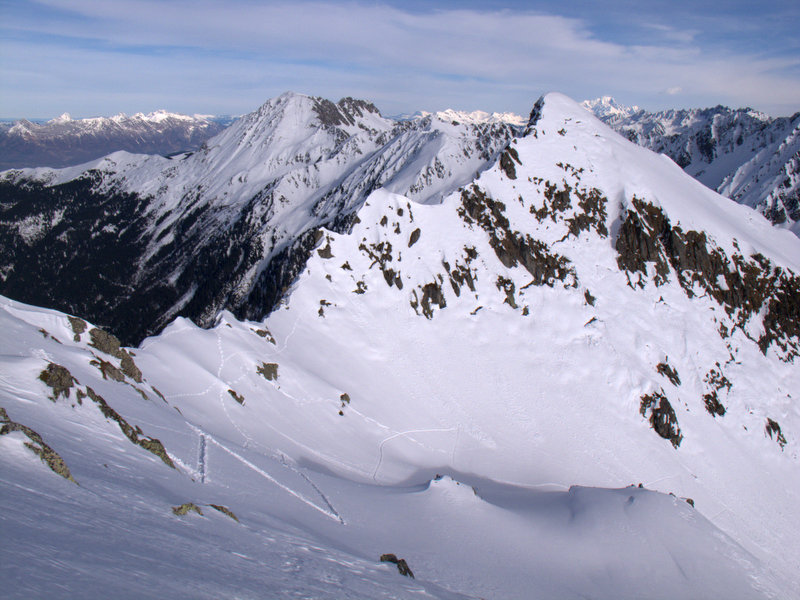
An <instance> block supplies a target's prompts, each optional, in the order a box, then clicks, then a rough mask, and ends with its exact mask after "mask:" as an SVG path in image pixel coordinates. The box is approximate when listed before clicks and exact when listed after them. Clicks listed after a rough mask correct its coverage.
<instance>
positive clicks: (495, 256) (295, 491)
mask: <svg viewBox="0 0 800 600" xmlns="http://www.w3.org/2000/svg"><path fill="white" fill-rule="evenodd" d="M798 257H800V240H798V239H797V238H796V237H795V236H793V235H791V234H790V233H789V232H785V231H783V232H782V231H776V230H775V229H774V228H773V227H771V225H770V224H769V222H767V221H766V220H765V219H763V218H762V217H761V216H760V215H758V214H757V213H754V212H753V211H751V210H749V209H747V208H745V207H742V206H739V205H736V204H733V203H731V202H729V201H728V200H726V199H724V198H722V197H720V196H718V195H717V194H715V193H714V192H711V191H709V190H708V189H707V188H705V187H704V186H702V185H700V184H699V183H697V182H696V181H694V180H693V179H691V178H690V177H688V176H687V175H686V174H684V173H683V172H682V171H681V170H680V169H679V168H678V167H677V166H676V165H675V164H674V163H672V162H671V161H669V160H667V159H665V158H663V157H659V156H658V155H655V154H653V153H651V152H649V151H647V150H645V149H642V148H638V147H636V146H634V145H633V144H631V143H629V142H627V141H626V140H624V139H623V138H621V137H619V136H618V135H617V134H615V133H614V132H612V131H611V130H610V129H608V128H607V127H605V126H604V125H603V124H601V123H600V122H599V121H597V120H596V119H595V118H594V117H592V116H591V115H589V114H588V113H587V112H585V111H584V110H582V109H581V108H580V107H579V106H578V105H576V104H575V103H573V102H572V101H571V100H569V99H567V98H565V97H563V96H560V95H554V94H551V95H548V96H546V97H545V98H544V99H543V100H541V101H540V102H539V103H537V105H536V107H535V108H534V111H533V113H532V116H531V122H530V123H529V126H528V128H527V131H526V135H525V136H524V137H522V138H520V139H518V140H517V141H516V142H514V143H512V144H511V145H510V146H509V147H508V149H507V150H506V151H504V152H503V154H502V155H501V156H500V158H499V160H498V161H497V163H496V164H495V166H493V167H492V168H490V169H488V170H487V171H485V172H484V173H483V174H482V175H481V176H480V177H479V178H478V179H477V180H476V181H475V182H474V183H473V184H470V185H468V186H466V187H465V188H463V189H462V190H460V191H458V192H456V193H453V194H451V195H449V196H447V197H446V198H445V199H444V200H443V202H442V203H440V204H420V203H417V202H414V201H413V200H410V199H409V198H407V197H404V196H400V195H396V194H393V193H391V192H390V191H386V190H377V191H375V192H373V193H372V194H371V195H370V196H369V198H368V199H367V201H366V202H365V204H364V205H363V206H362V207H360V208H359V209H358V212H357V218H356V219H354V222H353V226H352V229H351V230H350V231H349V232H347V233H335V232H333V231H323V233H322V235H321V236H319V237H318V238H317V239H316V246H315V248H314V250H313V252H312V253H311V257H310V259H309V260H308V262H307V263H306V264H305V266H304V267H303V269H302V272H301V273H300V275H299V277H298V278H297V279H296V281H295V282H294V284H293V286H292V288H291V290H289V293H288V295H287V296H286V298H285V300H284V303H283V304H282V305H281V306H280V308H279V309H278V310H276V311H275V312H273V313H272V314H271V315H270V316H269V317H268V318H267V319H266V320H265V321H264V322H243V321H239V320H237V319H236V318H234V317H233V315H232V314H230V313H228V312H223V313H221V314H220V315H219V317H218V320H217V323H216V325H215V326H214V327H213V328H210V329H200V328H198V327H196V326H195V325H194V324H192V323H191V322H190V321H188V320H186V319H177V320H176V321H175V322H173V323H172V324H171V325H170V326H169V327H167V328H166V329H165V330H164V331H163V332H162V333H161V334H160V335H159V336H157V337H152V338H148V339H146V340H145V341H144V342H143V343H142V344H141V346H140V347H139V348H138V349H135V350H134V351H133V352H134V354H135V356H128V358H127V359H126V358H125V356H126V354H125V353H124V352H123V351H121V350H116V349H115V348H114V347H113V344H112V345H111V346H110V347H109V345H108V343H106V342H103V340H104V339H105V338H103V337H102V336H100V334H98V333H94V334H93V335H92V332H91V325H81V323H83V322H82V321H81V322H77V321H74V320H73V321H72V322H71V321H70V320H68V319H67V317H65V316H63V315H59V314H58V313H54V312H51V311H45V310H41V309H34V308H31V307H26V306H24V305H20V304H17V303H14V302H11V301H4V303H3V311H2V315H1V316H2V319H3V325H2V326H3V328H4V331H6V332H8V333H9V335H4V337H3V341H2V343H3V349H2V351H0V355H1V356H2V360H3V363H4V364H3V379H2V381H0V398H1V399H2V402H0V406H3V407H4V408H5V409H6V411H7V414H6V416H5V417H4V418H5V421H6V422H7V423H9V422H14V423H19V424H22V425H24V426H26V427H28V428H30V429H32V430H34V431H36V432H38V434H40V436H41V438H42V440H43V441H44V442H45V443H47V444H49V446H50V447H51V448H52V449H53V450H54V451H56V452H58V453H59V454H60V456H61V457H62V458H63V460H64V461H65V462H66V464H67V465H68V467H69V469H70V474H71V476H72V477H73V479H74V480H75V481H77V483H78V484H79V485H77V486H76V485H75V484H74V483H72V482H70V481H68V480H67V479H63V478H59V477H58V475H56V474H54V473H53V472H51V471H50V470H48V468H47V467H46V466H45V465H43V464H41V461H40V459H39V458H37V457H36V456H35V455H34V454H33V453H31V451H30V449H28V448H26V447H25V446H24V442H25V441H26V440H25V438H24V437H23V436H24V435H25V434H24V433H22V432H21V431H14V432H11V433H9V434H8V435H5V436H2V437H0V445H2V446H3V450H4V451H3V452H2V453H0V456H2V457H3V458H2V460H3V461H4V467H3V494H4V496H5V497H6V498H7V501H6V500H4V505H6V506H8V507H9V509H8V510H4V513H3V515H2V518H3V519H4V522H3V527H4V531H8V532H9V535H8V536H6V537H8V539H12V540H14V542H13V543H8V544H4V545H3V550H4V553H5V556H4V559H3V561H2V564H3V567H2V568H3V570H4V575H3V576H4V578H8V579H11V578H12V577H13V581H14V582H17V583H18V585H19V587H18V588H15V589H20V590H22V592H21V593H20V594H19V596H20V597H21V596H22V595H25V596H30V595H32V594H33V595H40V596H41V595H51V596H59V595H61V596H63V597H68V596H70V595H74V591H75V590H78V592H80V591H81V590H92V589H97V588H98V587H99V586H103V585H104V582H106V581H108V580H111V581H113V582H115V584H116V585H118V586H119V588H120V589H121V592H120V595H121V596H125V595H126V594H130V595H131V596H133V595H141V594H144V595H147V594H148V593H150V592H151V590H155V589H161V586H162V585H164V580H165V578H168V579H169V581H168V584H169V585H172V586H174V588H172V589H171V591H173V592H174V593H171V594H170V595H171V596H176V597H179V596H184V597H218V596H220V595H231V596H232V595H236V596H237V597H263V596H265V595H266V596H289V595H292V594H299V595H303V596H304V597H331V598H338V597H348V596H347V594H351V596H352V597H405V596H404V595H411V594H428V595H430V596H432V597H454V596H448V595H449V594H452V595H455V594H463V595H466V596H469V597H495V598H559V599H562V598H585V597H591V598H609V599H611V598H614V599H619V598H676V597H679V598H684V597H685V598H689V597H691V598H720V597H727V598H788V597H792V596H793V595H795V590H796V586H797V585H798V583H799V582H798V581H797V573H798V572H800V542H798V537H797V535H796V534H797V509H796V506H797V503H798V496H800V472H798V468H797V467H798V441H797V433H796V432H797V431H798V430H799V429H800V414H798V410H797V407H796V404H795V402H794V398H793V396H796V394H797V390H799V389H800V373H798V369H797V365H796V360H797V358H796V357H797V354H798V348H799V347H800V339H798V331H797V327H798V325H797V324H798V322H799V321H798V319H797V310H798V306H800V304H799V303H798V299H797V296H798V293H800V285H798V278H797V275H796V273H797V272H798V268H799V267H800V265H798ZM42 330H43V331H42ZM75 336H77V338H78V339H77V341H76V340H75ZM53 337H55V338H57V341H56V340H55V339H53ZM92 340H94V341H93V342H92V343H93V344H94V346H91V345H88V344H89V342H90V341H92ZM102 348H105V351H103V350H102ZM109 352H110V354H109ZM92 361H94V363H95V364H92ZM128 361H135V369H136V370H134V367H132V366H131V364H130V362H128ZM50 363H54V364H58V365H62V366H63V367H65V368H66V369H67V370H68V371H69V377H74V378H75V381H72V380H69V379H67V376H66V375H65V374H64V373H63V372H61V371H59V370H58V369H57V368H56V367H50V366H48V365H49V364H50ZM104 363H107V364H108V365H109V366H105V365H104ZM111 367H113V369H112V368H111ZM138 369H141V374H142V376H141V377H140V379H141V382H137V381H136V375H137V370H138ZM43 371H44V373H43ZM126 371H127V373H126ZM104 377H106V378H107V379H106V380H104V379H103V378H104ZM115 379H119V380H120V381H115ZM65 381H71V382H72V384H73V388H71V389H70V392H71V395H70V396H69V397H64V396H63V394H62V395H60V396H58V397H57V399H56V400H55V402H53V401H51V400H50V399H48V396H54V395H55V394H56V389H55V388H54V387H53V385H56V386H58V385H61V387H63V386H64V382H65ZM48 382H49V384H51V387H48ZM153 386H154V387H153ZM88 387H91V388H92V389H93V394H88V389H87V388H88ZM136 388H139V390H140V391H139V390H137V389H136ZM155 388H157V389H158V390H159V391H158V392H156V389H155ZM79 390H83V392H82V393H83V394H85V396H84V397H83V398H82V404H76V401H77V398H78V392H79ZM97 395H99V396H101V397H102V398H103V399H104V400H103V402H99V401H97V400H95V398H94V396H97ZM145 396H146V398H145ZM103 403H105V404H106V405H107V406H110V407H112V408H113V409H114V410H115V411H116V413H115V414H117V416H119V417H120V418H124V420H126V423H128V425H129V427H128V429H127V431H128V433H127V434H126V433H125V432H126V429H125V427H123V426H122V424H121V423H120V422H119V420H117V419H114V417H113V415H111V416H109V414H110V413H109V412H108V411H107V410H106V414H105V417H104V416H103V412H102V405H103ZM73 405H74V406H73ZM137 425H138V426H139V427H140V430H136V429H135V427H136V426H137ZM131 428H133V429H131ZM4 430H5V428H4ZM131 431H133V432H134V433H133V435H129V434H130V432H131ZM132 437H133V438H135V439H136V440H139V442H141V441H142V440H143V439H145V438H147V439H150V438H151V437H152V438H157V439H158V440H159V442H160V444H163V448H164V449H165V453H166V456H167V457H168V460H169V461H170V462H171V463H172V464H173V466H174V467H175V469H172V468H170V466H169V465H168V464H166V463H167V461H166V460H164V458H163V456H161V457H160V456H159V455H158V453H153V452H152V449H153V444H152V443H150V444H148V443H146V442H145V443H144V444H143V443H133V440H132V439H131V438H132ZM28 440H30V438H28ZM145 446H149V447H150V448H151V452H150V453H148V451H147V448H146V447H145ZM87 449H88V450H87ZM155 450H158V447H155ZM106 465H107V466H106ZM638 484H642V487H641V488H640V487H639V486H638ZM689 499H691V503H690V502H689ZM186 502H194V503H196V504H197V506H198V507H199V508H200V509H201V510H202V511H203V514H202V515H199V514H196V513H192V512H190V513H189V514H187V515H184V516H182V517H181V516H178V515H173V514H172V511H171V507H178V506H180V505H181V504H182V503H186ZM212 504H216V505H217V506H224V507H226V509H227V510H229V511H232V512H233V513H234V514H235V515H236V517H237V518H238V521H239V522H238V523H237V522H235V521H233V520H232V519H231V518H230V517H228V516H227V515H226V514H225V513H224V512H221V511H219V510H216V509H214V508H212V507H211V505H212ZM53 506H55V507H57V508H56V509H53ZM79 523H81V524H83V526H82V527H79V526H78V524H79ZM108 531H112V532H119V535H122V532H125V535H126V536H127V538H129V539H130V541H128V542H126V544H125V546H124V547H123V546H121V545H120V546H117V545H116V544H114V543H112V542H110V541H109V540H110V539H113V538H112V537H110V536H108V534H107V532H108ZM155 531H157V532H158V533H157V534H156V533H154V532H155ZM52 532H56V533H55V534H53V533H52ZM156 536H157V538H156ZM75 540H78V542H79V547H80V548H81V549H82V550H81V552H78V553H76V552H74V550H73V548H74V547H75V543H76V542H75ZM101 542H102V543H101ZM18 548H25V549H26V550H25V553H24V554H19V553H18V551H17V549H18ZM390 552H391V553H395V554H397V556H398V557H402V558H404V559H406V560H407V561H408V565H409V566H410V567H411V569H412V570H413V571H414V574H415V576H416V579H415V580H414V581H411V580H409V579H404V578H402V577H401V576H400V574H399V573H398V572H397V570H396V569H395V568H394V566H392V565H390V564H389V565H380V564H379V562H378V560H379V557H380V556H381V554H383V553H390ZM97 555H99V558H94V557H95V556H97ZM86 557H88V558H86ZM164 563H167V564H168V565H169V567H167V566H165V565H164ZM87 564H91V565H93V568H92V569H91V570H90V569H88V568H85V565H87ZM53 565H58V566H59V569H60V570H59V571H58V573H59V574H60V575H61V576H60V577H58V578H53V577H51V572H52V567H53ZM81 565H83V566H84V567H83V568H80V567H81ZM167 568H169V575H167V574H166V569H167ZM148 574H149V575H148ZM92 586H94V587H92Z"/></svg>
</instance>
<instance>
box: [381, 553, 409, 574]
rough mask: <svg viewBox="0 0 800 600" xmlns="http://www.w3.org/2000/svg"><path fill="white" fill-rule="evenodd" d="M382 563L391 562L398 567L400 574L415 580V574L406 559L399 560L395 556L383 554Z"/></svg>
mask: <svg viewBox="0 0 800 600" xmlns="http://www.w3.org/2000/svg"><path fill="white" fill-rule="evenodd" d="M381 562H389V563H393V564H395V565H397V570H398V571H399V572H400V575H404V576H405V577H411V579H414V573H412V572H411V569H410V568H409V566H408V563H407V562H406V559H404V558H397V556H395V555H394V554H382V555H381Z"/></svg>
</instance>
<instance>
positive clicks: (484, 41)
mask: <svg viewBox="0 0 800 600" xmlns="http://www.w3.org/2000/svg"><path fill="white" fill-rule="evenodd" d="M42 4H43V5H45V6H50V7H52V8H56V7H57V8H58V9H59V10H61V11H63V10H64V5H63V3H61V2H57V1H56V0H43V1H42ZM69 10H70V11H73V12H75V13H77V14H78V15H80V16H81V18H80V19H71V20H68V21H67V20H62V19H57V18H55V17H54V16H53V15H55V14H56V13H55V12H53V13H52V15H51V16H49V17H48V16H47V15H46V14H44V15H37V16H36V17H35V18H34V17H31V18H30V19H29V20H27V21H23V20H17V21H16V22H12V23H6V25H5V27H6V28H10V29H12V30H15V31H16V35H15V36H14V37H15V38H16V39H25V38H26V37H30V38H31V39H34V37H33V36H38V37H37V38H36V39H37V40H41V39H42V36H45V37H44V40H45V41H43V42H42V41H37V42H36V43H35V44H32V43H24V42H9V41H6V42H4V43H3V52H2V54H3V55H4V56H5V58H4V59H3V60H4V63H3V65H2V71H0V75H2V78H3V80H4V81H5V82H7V83H9V84H13V85H9V86H8V89H13V90H15V93H14V96H13V97H4V98H3V99H2V100H0V102H1V103H0V112H5V113H8V112H9V110H11V111H12V112H18V110H17V111H14V110H13V109H11V108H9V107H11V106H13V105H15V104H16V105H19V104H20V99H21V98H22V96H24V95H25V94H26V89H29V90H31V91H29V92H27V93H28V94H29V95H30V96H31V97H33V96H34V95H35V93H36V92H34V91H33V89H37V88H36V87H35V86H34V87H33V88H29V87H28V88H26V86H33V85H34V84H35V83H36V82H37V81H39V83H41V80H42V79H44V80H49V81H50V82H51V84H56V85H58V86H60V87H59V89H56V90H53V91H54V92H56V96H57V97H58V98H66V97H69V96H70V95H72V96H73V97H75V101H76V102H77V101H78V97H79V96H80V92H81V90H83V91H84V92H87V91H89V92H91V93H96V94H101V95H108V97H109V98H112V97H113V96H114V94H115V90H116V94H117V97H118V102H120V101H121V100H122V99H124V98H126V97H127V96H126V95H127V94H130V93H131V90H132V89H134V90H136V91H138V92H140V94H137V97H142V98H145V97H147V94H148V93H149V94H150V97H151V98H156V99H158V103H159V104H160V105H166V104H167V103H168V102H170V103H171V102H180V106H173V105H169V106H166V107H167V108H171V109H173V110H179V109H180V110H188V111H208V110H217V112H219V108H214V107H215V106H218V107H222V106H224V105H226V102H227V106H230V107H232V108H230V109H229V111H230V112H241V111H243V110H248V109H252V108H255V107H256V106H257V105H258V104H259V103H261V102H262V101H264V100H265V99H266V98H267V97H269V96H272V95H275V94H277V93H280V92H281V91H284V90H285V89H296V90H298V91H305V92H309V93H314V94H319V95H324V96H330V97H334V98H335V97H337V96H338V95H359V96H362V97H366V98H369V99H372V100H375V101H376V103H377V104H378V105H379V106H380V107H381V108H382V109H384V110H385V111H387V112H395V111H397V112H400V111H407V110H416V109H419V108H425V109H429V110H430V109H440V108H445V107H447V106H454V107H457V108H465V109H467V108H469V109H473V108H483V109H491V110H515V111H517V112H527V110H529V108H530V106H531V105H532V104H533V102H534V101H535V100H536V97H537V96H538V95H539V94H541V93H543V92H546V91H551V90H558V91H562V92H564V93H566V94H569V95H572V96H573V97H575V98H576V99H581V98H583V97H593V96H598V95H601V94H607V93H611V94H616V95H618V96H620V98H624V99H625V101H627V102H630V103H640V104H643V105H645V106H647V101H646V99H648V98H649V99H651V100H650V101H651V102H657V101H658V100H656V99H657V98H658V97H661V98H663V94H664V82H665V81H670V82H675V84H674V85H673V86H671V87H670V90H667V91H668V93H669V91H671V90H676V89H684V90H685V89H691V90H693V94H692V97H691V99H695V98H696V99H698V101H702V102H705V103H707V104H717V103H718V102H726V103H729V104H736V105H741V104H750V105H754V106H756V107H757V108H761V109H763V110H767V111H775V110H779V107H784V106H791V105H793V104H797V100H796V99H797V98H800V80H798V78H797V77H794V78H790V77H787V76H786V75H785V72H786V70H787V69H788V68H790V67H792V66H797V65H798V63H800V61H799V60H795V61H793V62H792V61H789V60H785V59H784V60H777V59H770V60H765V59H760V58H757V57H752V56H746V55H728V56H718V55H709V54H706V53H704V52H703V51H702V49H701V48H700V47H699V46H697V45H696V44H694V43H693V41H694V39H695V38H694V34H693V32H679V31H675V30H672V29H670V28H668V27H663V26H652V25H651V26H650V27H651V28H655V29H658V30H659V32H660V34H661V35H659V36H655V37H657V38H658V39H659V40H661V41H660V43H659V44H658V45H655V44H653V45H647V46H625V45H623V44H620V43H610V42H606V41H601V40H599V39H597V38H596V37H594V36H593V35H592V33H591V32H590V30H589V28H588V24H587V23H585V22H583V21H580V20H577V19H570V18H565V17H560V16H553V15H544V14H537V13H534V12H512V11H507V10H506V11H474V10H436V11H430V12H426V13H412V12H409V11H404V10H400V9H397V8H392V7H389V6H383V5H366V4H356V3H347V4H329V3H319V2H317V3H307V2H306V3H285V2H279V3H274V2H270V3H258V2H252V1H248V0H241V1H238V2H227V3H225V4H222V3H218V2H211V1H210V0H193V1H191V2H190V1H188V0H172V1H170V2H162V1H160V0H159V1H155V0H115V1H114V2H107V1H102V2H98V1H96V0H72V1H71V2H70V4H69ZM43 11H44V13H48V8H44V9H43ZM49 36H69V37H71V38H72V39H74V40H79V41H80V44H74V43H71V42H68V41H67V42H65V41H64V37H49ZM670 37H671V38H674V39H675V40H676V42H675V44H673V45H668V43H667V41H666V40H667V39H668V38H670ZM32 49H33V51H32ZM226 89H228V90H235V92H234V93H231V92H230V91H229V92H228V93H227V94H226V92H225V90H226ZM9 96H10V95H9ZM226 96H227V98H226ZM682 97H686V96H685V95H684V96H682ZM40 102H41V101H40ZM192 102H194V104H192V105H191V106H188V105H189V104H190V103H192ZM43 106H44V104H43ZM62 108H63V109H65V110H66V109H67V108H70V109H71V110H72V111H73V112H80V111H79V110H78V111H76V110H75V108H72V107H63V106H58V107H56V106H55V105H54V106H53V107H52V110H50V113H52V114H56V113H60V112H62ZM144 108H148V107H141V109H144ZM797 108H798V107H796V106H795V107H794V108H793V109H791V110H796V109H797ZM43 110H44V108H43ZM98 110H99V109H98ZM111 110H117V109H116V108H112V109H111ZM223 110H224V109H223ZM787 112H788V111H787Z"/></svg>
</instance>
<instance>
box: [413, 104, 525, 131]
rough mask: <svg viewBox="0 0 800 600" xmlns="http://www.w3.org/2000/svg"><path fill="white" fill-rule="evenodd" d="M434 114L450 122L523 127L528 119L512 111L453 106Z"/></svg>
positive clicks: (425, 114) (424, 114)
mask: <svg viewBox="0 0 800 600" xmlns="http://www.w3.org/2000/svg"><path fill="white" fill-rule="evenodd" d="M421 114H422V115H423V116H427V115H428V114H431V113H421ZM432 114H433V116H435V117H436V118H437V119H439V120H441V121H450V122H453V121H455V122H456V123H469V124H472V125H478V124H482V123H507V124H509V125H516V126H519V127H522V126H524V125H525V123H526V122H527V119H525V117H522V116H520V115H517V114H514V113H510V112H504V113H497V112H493V113H488V112H485V111H482V110H475V111H472V112H467V111H461V110H453V109H452V108H448V109H447V110H442V111H439V112H435V113H432Z"/></svg>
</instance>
